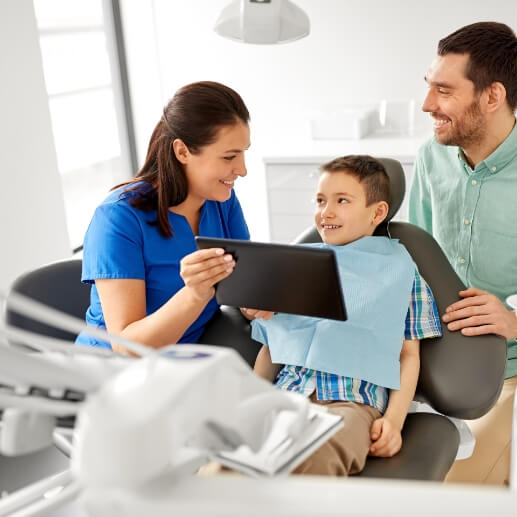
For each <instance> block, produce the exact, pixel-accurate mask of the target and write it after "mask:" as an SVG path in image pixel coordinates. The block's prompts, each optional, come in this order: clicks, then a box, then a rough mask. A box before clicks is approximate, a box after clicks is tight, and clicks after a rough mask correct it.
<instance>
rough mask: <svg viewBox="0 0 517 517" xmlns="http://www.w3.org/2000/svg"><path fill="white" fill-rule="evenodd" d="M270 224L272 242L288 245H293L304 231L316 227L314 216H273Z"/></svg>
mask: <svg viewBox="0 0 517 517" xmlns="http://www.w3.org/2000/svg"><path fill="white" fill-rule="evenodd" d="M269 222H270V227H269V229H270V238H271V241H272V242H283V243H286V244H289V243H292V242H293V241H294V239H296V237H298V235H300V234H301V233H302V232H303V231H305V230H306V229H307V228H309V227H311V226H314V218H313V217H312V214H305V215H288V214H271V215H270V219H269Z"/></svg>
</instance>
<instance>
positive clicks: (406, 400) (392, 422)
mask: <svg viewBox="0 0 517 517" xmlns="http://www.w3.org/2000/svg"><path fill="white" fill-rule="evenodd" d="M419 371H420V341H419V340H418V339H411V340H409V339H405V340H404V342H403V344H402V350H401V352H400V389H399V390H391V392H390V399H389V402H388V407H387V409H386V412H385V413H384V415H383V416H382V417H381V418H378V419H377V420H375V421H374V422H373V424H372V427H371V429H370V437H371V439H372V442H373V443H372V445H371V447H370V454H371V455H372V456H381V457H387V458H389V457H391V456H394V455H395V454H397V452H399V450H400V448H401V447H402V436H401V431H402V426H403V425H404V421H405V420H406V415H407V412H408V410H409V406H410V404H411V401H412V400H413V396H414V395H415V390H416V384H417V381H418V373H419Z"/></svg>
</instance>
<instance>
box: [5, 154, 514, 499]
mask: <svg viewBox="0 0 517 517" xmlns="http://www.w3.org/2000/svg"><path fill="white" fill-rule="evenodd" d="M380 160H381V162H382V163H383V164H384V166H385V168H386V170H387V172H388V175H389V177H390V181H391V189H392V199H391V202H390V211H389V214H388V217H387V222H386V223H384V224H383V225H381V226H380V227H379V228H378V229H377V233H378V234H381V235H391V237H393V238H397V239H399V240H400V242H402V243H403V244H404V245H405V246H406V248H407V249H408V251H409V252H410V254H411V255H412V257H413V259H414V260H415V262H416V263H417V265H418V268H419V270H420V273H421V274H422V276H423V277H424V278H425V279H426V281H427V283H428V284H429V285H430V287H431V289H432V291H433V294H434V296H435V299H436V302H437V305H438V310H439V312H440V314H443V312H444V311H445V308H446V307H447V306H448V305H450V304H451V303H452V302H454V301H456V300H457V299H458V291H460V290H461V289H463V288H464V286H463V284H462V282H461V281H460V279H459V278H458V277H457V275H456V274H455V272H454V271H453V269H452V267H451V266H450V264H449V262H448V261H447V258H446V257H445V255H444V254H443V252H442V250H441V248H440V247H439V245H438V244H437V243H436V241H435V240H434V239H433V237H432V236H431V235H429V234H428V233H426V232H425V231H423V230H421V229H420V228H417V227H416V226H414V225H411V224H408V223H403V222H389V221H390V220H391V219H392V217H393V216H394V215H395V214H396V212H397V210H398V209H399V207H400V205H401V203H402V200H403V198H404V193H405V180H404V172H403V170H402V166H401V165H400V163H399V162H398V161H396V160H392V159H388V158H381V159H380ZM318 241H320V238H319V235H318V233H317V231H316V229H315V228H309V229H308V230H307V231H306V232H304V233H303V234H302V235H301V236H300V237H299V238H298V239H297V240H296V242H318ZM80 276H81V260H80V259H71V260H66V261H61V262H57V263H54V264H50V265H47V266H43V267H41V268H38V269H36V270H34V271H31V272H28V273H26V274H24V275H22V276H21V277H20V278H18V279H17V280H16V281H15V282H14V284H13V285H12V287H11V289H12V291H15V292H19V293H21V294H25V295H27V296H30V297H32V298H34V299H36V300H39V301H41V302H43V303H46V304H48V305H50V306H51V307H54V308H57V309H60V310H62V311H64V312H66V313H68V314H71V315H74V316H77V317H79V318H81V319H84V315H85V312H86V309H87V308H88V305H89V292H90V288H89V286H86V285H84V284H81V282H80ZM6 321H7V322H8V323H9V324H11V325H13V326H16V327H20V328H24V329H26V330H32V331H34V332H39V333H42V334H44V335H50V336H53V337H58V338H63V339H69V340H73V339H74V338H75V335H73V334H69V333H63V332H62V331H60V330H57V329H54V328H51V327H48V326H46V325H42V324H40V323H38V322H35V321H34V320H31V319H30V318H25V317H23V316H21V315H18V314H16V313H14V312H13V311H10V310H7V314H6ZM442 330H443V336H442V337H441V338H435V339H426V340H423V342H422V344H421V369H420V377H419V383H418V388H417V395H416V398H417V399H418V400H421V401H426V402H428V403H429V404H430V405H431V406H432V407H433V408H434V409H435V410H436V411H438V412H439V413H442V414H444V415H447V416H451V417H457V418H461V419H467V420H468V419H474V418H478V417H480V416H482V415H483V414H485V413H486V412H487V411H488V410H489V409H490V408H491V407H492V405H493V404H494V403H495V401H496V400H497V398H498V396H499V393H500V391H501V388H502V384H503V379H504V370H505V365H506V342H505V340H504V339H503V338H500V337H498V336H478V337H465V336H463V335H462V334H460V333H459V332H449V331H448V330H447V327H446V326H442ZM250 334H251V332H250V325H249V322H248V321H247V320H246V319H245V318H244V317H243V316H242V315H241V313H240V311H239V310H238V309H236V308H233V307H221V309H220V310H219V311H218V312H217V313H216V315H215V316H214V317H213V318H212V320H211V321H210V323H209V325H208V326H207V328H206V330H205V332H204V334H203V336H202V337H201V339H200V341H199V342H200V343H206V344H213V345H220V346H228V347H231V348H233V349H235V350H237V352H239V353H240V355H241V356H242V357H243V358H244V359H245V360H246V361H247V362H248V364H249V365H250V366H253V364H254V362H255V358H256V356H257V353H258V351H259V349H260V346H261V345H260V343H258V342H256V341H254V340H252V339H251V337H250ZM402 437H403V446H402V450H401V451H400V452H399V453H398V454H397V455H396V456H394V457H393V458H389V459H385V458H373V457H372V458H369V459H368V461H367V463H366V467H365V469H364V470H363V471H362V472H361V473H360V474H359V475H361V476H368V477H380V478H399V479H419V480H435V481H441V480H443V479H444V477H445V475H446V474H447V472H448V470H449V468H450V466H451V465H452V463H453V461H454V458H455V456H456V452H457V449H458V444H459V434H458V431H457V429H456V427H455V426H454V425H453V424H452V423H451V421H450V420H449V419H448V418H446V417H444V416H441V415H437V414H431V413H415V414H410V415H408V417H407V419H406V423H405V425H404V429H403V431H402ZM55 452H56V453H57V451H55ZM43 453H45V454H46V453H47V452H45V451H43ZM27 459H28V458H27ZM57 460H59V461H60V462H62V461H64V457H63V456H61V457H60V458H57ZM7 461H10V460H8V459H6V458H3V457H0V488H2V489H3V490H10V489H12V486H13V484H14V485H16V484H17V483H11V481H12V480H10V481H9V483H7V478H4V479H2V470H3V469H2V466H5V464H6V462H7ZM12 461H17V459H13V460H12ZM48 461H49V460H48V459H46V461H45V463H47V462H48ZM47 466H48V465H47ZM59 467H61V463H60V464H59ZM54 468H55V469H56V470H53V469H54ZM53 469H52V470H53V471H57V465H56V466H53ZM24 470H26V469H24ZM9 471H11V472H12V469H7V470H6V472H9ZM49 473H50V472H49Z"/></svg>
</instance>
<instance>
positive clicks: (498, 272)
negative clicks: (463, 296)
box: [409, 125, 517, 378]
mask: <svg viewBox="0 0 517 517" xmlns="http://www.w3.org/2000/svg"><path fill="white" fill-rule="evenodd" d="M409 221H410V222H412V223H413V224H416V225H418V226H420V227H421V228H423V229H424V230H427V231H428V232H429V233H431V234H432V235H433V236H434V238H435V239H436V240H437V241H438V243H439V244H440V246H441V247H442V249H443V250H444V252H445V254H446V255H447V258H448V259H449V262H450V263H451V264H452V266H453V268H454V269H455V270H456V273H457V274H458V276H459V277H460V278H461V279H462V281H463V282H464V283H465V285H467V286H473V287H477V288H479V289H484V290H486V291H489V292H491V293H493V294H495V295H497V296H498V297H499V298H500V299H501V300H502V301H503V302H504V300H505V299H506V297H507V296H509V295H510V294H516V293H517V125H516V126H514V128H513V130H512V132H511V133H510V134H509V135H508V137H507V138H506V140H504V142H503V143H502V144H501V145H500V146H499V147H498V148H497V149H496V150H495V151H494V152H493V153H492V154H491V155H490V156H488V157H487V158H486V159H485V160H484V161H482V162H481V163H478V164H477V165H476V167H475V168H474V169H472V168H471V167H470V166H469V164H468V163H467V161H466V159H465V156H464V155H463V152H462V151H461V149H460V148H459V147H455V146H446V145H441V144H439V143H438V142H437V141H436V140H435V139H434V138H432V139H431V140H429V141H427V142H426V143H425V144H424V145H423V146H422V147H421V148H420V150H419V152H418V156H417V158H416V162H415V170H414V179H413V184H412V187H411V194H410V199H409ZM514 375H517V340H515V339H513V340H510V341H508V364H507V368H506V377H507V378H508V377H513V376H514Z"/></svg>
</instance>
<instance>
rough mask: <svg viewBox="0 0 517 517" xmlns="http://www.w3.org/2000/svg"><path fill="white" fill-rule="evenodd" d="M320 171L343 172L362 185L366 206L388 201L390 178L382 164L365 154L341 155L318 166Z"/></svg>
mask: <svg viewBox="0 0 517 517" xmlns="http://www.w3.org/2000/svg"><path fill="white" fill-rule="evenodd" d="M320 170H321V172H345V173H347V174H351V175H352V176H354V177H355V178H357V179H358V181H359V183H361V184H362V185H363V187H364V191H365V194H366V206H369V205H371V204H372V203H377V202H378V201H386V203H389V202H390V179H389V177H388V174H387V173H386V169H385V168H384V165H382V163H381V162H380V161H379V160H376V159H375V158H373V157H372V156H368V155H367V154H350V155H348V156H341V157H340V158H336V159H334V160H332V161H330V162H328V163H325V164H324V165H322V166H321V167H320Z"/></svg>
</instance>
